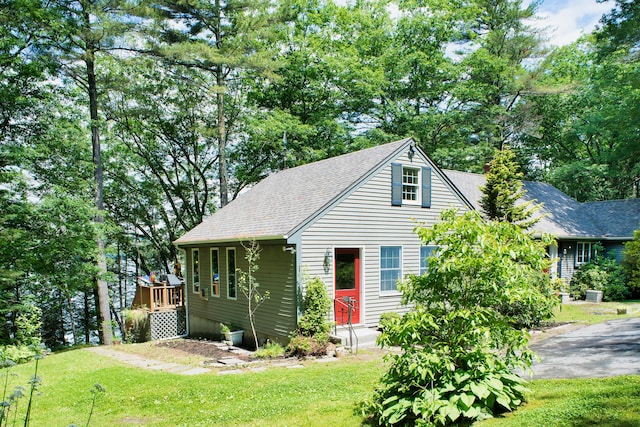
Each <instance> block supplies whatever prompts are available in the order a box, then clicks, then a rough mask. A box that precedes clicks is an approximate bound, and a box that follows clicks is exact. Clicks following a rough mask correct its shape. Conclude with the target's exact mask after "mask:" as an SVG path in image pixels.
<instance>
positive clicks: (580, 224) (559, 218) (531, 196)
mask: <svg viewBox="0 0 640 427" xmlns="http://www.w3.org/2000/svg"><path fill="white" fill-rule="evenodd" d="M444 173H445V174H446V175H447V176H448V177H449V179H450V180H451V181H452V182H453V183H454V185H455V186H456V187H457V188H458V189H459V190H460V191H461V192H462V193H463V194H464V195H465V197H466V198H467V200H468V201H469V202H470V203H471V204H472V205H473V207H474V209H478V210H480V209H481V207H480V199H481V198H482V195H483V194H482V191H481V190H480V189H481V187H483V186H484V185H485V183H486V179H485V177H484V175H480V174H473V173H465V172H458V171H451V170H446V171H444ZM523 188H524V190H526V195H525V196H524V199H525V200H527V201H536V202H538V203H542V208H541V209H540V211H538V212H537V213H536V216H540V221H539V222H538V223H537V224H536V225H534V226H533V228H532V230H531V231H533V232H534V234H536V233H537V234H542V233H548V234H551V235H553V236H554V237H555V238H556V241H557V245H556V246H554V247H551V248H549V255H550V257H551V258H552V259H555V260H557V261H556V263H555V264H554V265H553V266H552V269H551V273H552V274H553V275H556V276H557V277H559V278H561V279H562V280H563V281H564V282H565V283H567V284H568V283H569V282H570V281H571V277H572V276H573V273H574V272H575V270H576V269H577V268H579V267H580V265H582V264H584V263H586V262H589V261H590V260H591V258H592V256H593V255H594V254H595V244H596V243H601V244H602V246H604V249H605V251H606V252H608V253H611V254H613V255H614V256H615V258H616V259H617V260H618V262H620V261H621V260H622V251H623V249H624V242H627V241H630V240H633V232H634V230H637V229H639V228H640V199H627V200H612V201H604V202H589V203H579V202H577V201H575V200H574V199H572V198H571V197H569V196H567V195H566V194H564V193H563V192H562V191H560V190H558V189H557V188H555V187H554V186H552V185H551V184H547V183H543V182H532V181H523Z"/></svg>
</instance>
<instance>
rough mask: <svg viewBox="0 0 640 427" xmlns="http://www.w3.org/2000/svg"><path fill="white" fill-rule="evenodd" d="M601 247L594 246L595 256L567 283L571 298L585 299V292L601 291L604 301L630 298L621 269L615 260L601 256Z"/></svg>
mask: <svg viewBox="0 0 640 427" xmlns="http://www.w3.org/2000/svg"><path fill="white" fill-rule="evenodd" d="M602 251H603V247H602V245H596V254H595V256H594V257H593V258H592V259H591V261H589V262H588V263H585V264H583V265H581V266H580V268H579V269H578V270H576V271H575V272H574V274H573V277H572V278H571V282H570V283H569V293H570V294H571V296H572V297H573V298H576V299H585V297H586V296H587V290H591V289H592V290H596V291H602V299H603V300H604V301H623V300H626V299H629V298H630V297H631V291H630V290H629V288H628V287H627V285H626V283H625V282H626V278H625V274H624V270H623V268H622V267H621V266H620V265H619V264H618V262H617V261H616V260H615V258H612V257H609V256H607V255H602Z"/></svg>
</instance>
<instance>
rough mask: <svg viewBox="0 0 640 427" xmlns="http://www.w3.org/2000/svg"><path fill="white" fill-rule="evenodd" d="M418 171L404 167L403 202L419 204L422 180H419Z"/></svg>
mask: <svg viewBox="0 0 640 427" xmlns="http://www.w3.org/2000/svg"><path fill="white" fill-rule="evenodd" d="M418 176H419V175H418V169H415V168H408V167H406V166H403V167H402V201H403V202H418V201H419V194H420V193H419V189H420V179H419V178H418Z"/></svg>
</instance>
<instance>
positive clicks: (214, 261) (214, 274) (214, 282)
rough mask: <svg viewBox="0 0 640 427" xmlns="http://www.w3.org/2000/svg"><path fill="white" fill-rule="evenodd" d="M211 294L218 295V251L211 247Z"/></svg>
mask: <svg viewBox="0 0 640 427" xmlns="http://www.w3.org/2000/svg"><path fill="white" fill-rule="evenodd" d="M211 296H212V297H219V296H220V251H219V250H218V249H217V248H213V249H211Z"/></svg>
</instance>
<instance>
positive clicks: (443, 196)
mask: <svg viewBox="0 0 640 427" xmlns="http://www.w3.org/2000/svg"><path fill="white" fill-rule="evenodd" d="M394 161H400V162H402V163H403V164H406V165H411V166H415V167H420V166H423V165H427V166H432V165H430V164H427V163H425V162H424V161H423V159H421V158H420V156H416V157H415V158H414V159H413V162H410V161H409V159H408V158H406V157H405V156H403V157H400V158H399V159H397V160H394ZM431 200H432V203H431V207H430V208H422V207H420V206H419V205H408V204H404V205H403V206H392V205H391V162H389V164H388V165H387V166H386V167H384V168H383V169H382V170H380V171H379V172H378V173H377V174H376V175H375V176H373V177H371V178H370V179H369V180H368V181H366V182H365V183H364V184H362V185H361V186H360V187H359V188H357V189H355V191H353V192H352V193H351V194H349V195H348V196H347V197H346V198H345V199H343V200H342V201H340V202H339V203H338V204H337V205H336V206H334V207H333V208H331V209H330V210H329V211H328V212H326V213H325V214H324V215H323V216H322V217H321V218H319V219H318V220H317V221H316V222H314V223H313V224H312V225H310V226H309V227H308V228H307V229H306V230H304V231H303V233H302V238H301V242H302V248H301V251H302V252H301V263H302V270H303V271H304V273H305V274H306V275H307V276H309V277H315V276H318V277H320V278H321V279H322V280H323V281H324V282H325V284H326V285H327V291H328V293H329V296H330V297H331V298H333V296H334V278H333V268H331V269H330V271H329V272H328V273H325V272H324V268H323V261H324V256H325V252H326V251H327V250H329V251H330V253H332V254H333V252H334V249H335V248H340V247H342V248H359V249H360V257H361V269H362V271H361V278H362V280H361V296H360V316H361V324H363V325H365V326H375V325H377V324H378V321H379V319H380V315H381V314H382V313H384V312H387V311H399V312H403V311H406V310H407V308H406V307H403V306H402V305H401V304H400V294H399V293H396V294H394V295H386V294H381V293H380V269H379V265H380V247H381V246H402V275H403V276H404V275H407V274H418V273H419V269H420V246H421V243H420V239H419V238H418V237H417V236H416V235H415V234H414V233H413V228H414V227H415V226H416V224H417V223H425V224H427V225H429V224H433V223H435V222H436V221H437V220H438V219H439V217H440V212H441V211H442V210H444V209H447V208H451V207H453V208H457V209H460V210H461V211H463V210H467V208H466V205H465V204H464V203H463V202H462V201H461V200H460V199H459V198H458V197H457V196H456V194H455V193H454V192H453V191H452V190H451V189H450V188H449V187H448V185H447V184H446V183H445V181H444V180H443V179H442V177H441V176H440V175H439V174H438V172H437V169H436V168H433V175H432V197H431Z"/></svg>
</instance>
